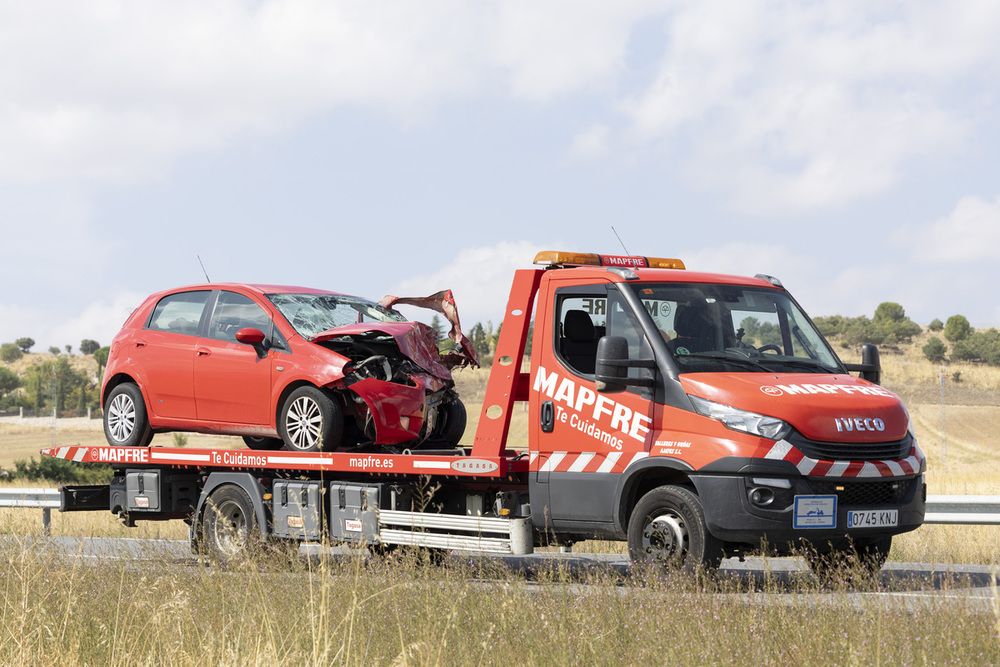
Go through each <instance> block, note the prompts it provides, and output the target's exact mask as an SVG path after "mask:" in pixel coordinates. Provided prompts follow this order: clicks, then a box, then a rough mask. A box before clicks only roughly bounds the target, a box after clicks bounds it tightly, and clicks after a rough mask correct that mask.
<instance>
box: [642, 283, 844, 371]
mask: <svg viewBox="0 0 1000 667" xmlns="http://www.w3.org/2000/svg"><path fill="white" fill-rule="evenodd" d="M629 287H631V288H632V289H633V290H634V291H635V292H636V293H637V294H638V296H639V298H640V299H641V300H642V303H643V306H644V307H645V309H646V312H648V313H649V315H650V317H651V318H652V320H653V323H654V324H655V325H656V328H657V329H659V331H660V335H661V336H662V337H663V338H664V340H666V341H667V348H668V349H669V350H670V352H671V354H673V356H674V360H675V361H676V363H677V366H678V367H679V369H680V371H681V372H682V373H688V372H713V371H724V372H737V371H748V372H767V373H776V372H796V373H801V372H810V371H812V372H816V373H839V372H842V370H841V366H840V362H839V361H838V359H837V357H836V355H834V353H833V351H832V350H831V349H830V347H829V345H828V344H827V342H826V340H825V339H824V338H823V336H822V335H821V334H820V333H819V332H818V331H817V330H816V328H815V327H814V326H813V324H812V323H811V322H810V321H809V318H808V317H806V315H805V313H803V312H802V310H801V309H800V308H799V307H798V305H797V304H796V303H795V301H793V300H792V298H791V297H790V296H789V295H788V293H787V292H785V291H784V290H780V289H767V288H761V287H749V286H740V285H714V284H677V283H665V284H649V283H642V284H632V285H629Z"/></svg>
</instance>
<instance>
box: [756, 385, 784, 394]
mask: <svg viewBox="0 0 1000 667" xmlns="http://www.w3.org/2000/svg"><path fill="white" fill-rule="evenodd" d="M760 390H761V391H762V392H764V393H765V394H767V395H768V396H781V395H782V394H783V393H785V392H783V391H781V387H761V388H760Z"/></svg>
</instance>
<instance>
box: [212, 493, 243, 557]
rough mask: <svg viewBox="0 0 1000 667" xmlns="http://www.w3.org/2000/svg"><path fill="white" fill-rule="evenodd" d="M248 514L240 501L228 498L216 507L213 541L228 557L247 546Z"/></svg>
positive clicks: (220, 551)
mask: <svg viewBox="0 0 1000 667" xmlns="http://www.w3.org/2000/svg"><path fill="white" fill-rule="evenodd" d="M247 530H248V528H247V516H246V514H245V513H244V512H243V508H242V507H240V505H239V503H236V502H234V501H231V500H228V501H225V502H223V503H222V504H221V505H219V506H218V507H216V508H215V520H214V521H213V522H212V541H213V542H214V543H215V547H216V549H217V550H218V551H219V553H221V554H222V555H224V556H226V557H227V558H232V557H234V556H236V555H238V554H239V553H240V552H241V551H242V550H243V549H244V547H245V546H246V540H247Z"/></svg>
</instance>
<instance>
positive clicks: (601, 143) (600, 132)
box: [570, 124, 609, 160]
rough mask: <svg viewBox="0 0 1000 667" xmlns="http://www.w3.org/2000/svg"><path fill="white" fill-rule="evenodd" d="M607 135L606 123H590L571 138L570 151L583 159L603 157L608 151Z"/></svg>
mask: <svg viewBox="0 0 1000 667" xmlns="http://www.w3.org/2000/svg"><path fill="white" fill-rule="evenodd" d="M608 135H609V129H608V126H607V125H603V124H596V125H591V126H590V127H588V128H587V129H585V130H584V131H582V132H580V133H579V134H577V135H576V137H574V138H573V145H572V147H571V148H570V153H571V154H572V155H574V156H575V157H578V158H581V159H584V160H596V159H598V158H601V157H604V156H605V155H606V154H607V152H608Z"/></svg>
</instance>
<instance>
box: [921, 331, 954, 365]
mask: <svg viewBox="0 0 1000 667" xmlns="http://www.w3.org/2000/svg"><path fill="white" fill-rule="evenodd" d="M922 349H923V352H924V356H925V357H927V360H928V361H930V362H931V363H935V364H937V363H940V362H942V361H944V355H945V353H946V352H948V346H947V345H945V344H944V343H942V342H941V339H940V338H938V337H937V336H933V337H931V339H930V340H929V341H927V344H926V345H924V347H923V348H922Z"/></svg>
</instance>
